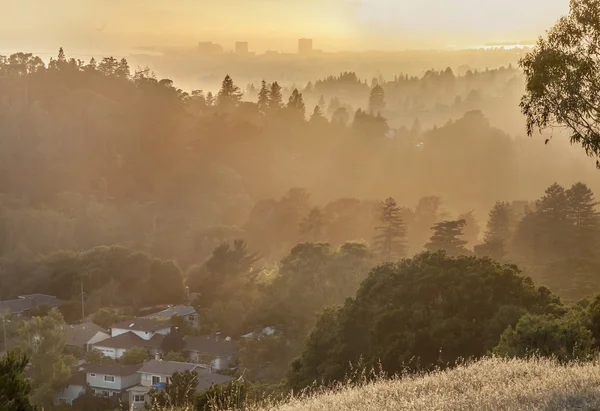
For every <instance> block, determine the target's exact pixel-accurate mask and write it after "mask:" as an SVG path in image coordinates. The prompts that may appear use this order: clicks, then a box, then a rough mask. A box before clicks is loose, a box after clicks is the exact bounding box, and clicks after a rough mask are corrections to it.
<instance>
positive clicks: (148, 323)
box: [112, 318, 171, 332]
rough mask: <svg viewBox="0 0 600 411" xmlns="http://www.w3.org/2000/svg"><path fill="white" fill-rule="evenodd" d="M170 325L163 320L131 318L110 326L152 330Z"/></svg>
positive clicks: (133, 329) (132, 329)
mask: <svg viewBox="0 0 600 411" xmlns="http://www.w3.org/2000/svg"><path fill="white" fill-rule="evenodd" d="M170 327H171V325H170V324H169V323H167V322H165V321H158V320H153V319H150V318H134V319H132V320H127V321H121V322H120V323H117V324H114V325H113V326H112V328H121V329H125V330H131V331H149V332H154V331H158V330H164V329H165V328H170Z"/></svg>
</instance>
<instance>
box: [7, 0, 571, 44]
mask: <svg viewBox="0 0 600 411" xmlns="http://www.w3.org/2000/svg"><path fill="white" fill-rule="evenodd" d="M32 9H35V10H39V11H40V13H36V14H35V15H34V16H32V15H31V13H30V10H32ZM3 11H4V12H5V16H7V18H6V19H5V21H4V23H3V24H2V26H1V27H0V50H31V51H44V52H48V51H52V50H54V49H56V48H57V47H59V46H63V47H64V48H65V49H67V50H71V51H72V52H74V53H83V52H85V53H93V54H96V53H98V52H100V53H119V52H126V51H128V50H130V49H132V48H135V47H138V46H156V47H191V46H192V45H194V44H197V43H198V42H199V41H202V39H211V41H214V42H217V43H222V44H232V45H233V43H234V42H236V41H248V42H249V43H250V44H251V45H252V46H251V48H252V50H253V51H254V52H257V53H262V52H265V51H267V50H280V51H282V52H293V51H295V50H296V49H297V43H296V41H297V39H299V38H302V37H307V38H312V39H313V40H314V41H315V43H318V44H319V48H321V49H323V50H327V51H341V50H346V51H367V50H381V51H401V50H406V49H413V50H414V49H447V48H452V47H455V48H463V49H464V48H473V47H479V46H482V45H485V44H488V43H513V42H516V41H519V40H520V39H532V40H534V39H535V38H537V36H538V35H539V34H541V33H543V32H544V31H545V30H546V29H548V28H549V27H550V26H551V25H552V24H553V23H554V22H555V21H556V20H557V19H558V18H559V17H560V16H561V15H564V14H566V13H567V12H568V1H567V0H530V1H529V2H519V1H517V0H506V1H504V2H501V3H498V2H493V1H491V0H462V1H458V0H454V1H446V2H444V3H442V4H440V3H439V2H438V1H435V0H423V1H419V2H412V1H405V0H396V1H392V0H371V1H369V2H367V1H365V0H327V1H320V2H318V1H316V0H306V1H304V2H302V3H299V2H277V1H273V0H253V1H242V0H223V1H221V2H218V3H210V4H206V2H203V1H192V0H177V1H172V2H169V3H165V2H159V1H157V0H151V1H142V0H128V1H122V2H114V3H110V4H107V3H106V2H104V1H101V0H78V1H75V0H56V2H53V3H52V4H49V3H48V2H45V1H42V0H22V1H19V2H10V3H8V4H7V5H4V10H3ZM257 12H258V13H257ZM249 16H253V17H252V18H250V17H249ZM227 48H229V46H227Z"/></svg>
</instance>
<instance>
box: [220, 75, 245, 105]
mask: <svg viewBox="0 0 600 411" xmlns="http://www.w3.org/2000/svg"><path fill="white" fill-rule="evenodd" d="M241 100H242V92H241V91H240V88H239V87H238V86H236V85H235V84H233V80H232V78H231V77H230V76H229V74H228V75H226V76H225V78H224V79H223V83H221V90H220V91H219V94H218V95H217V105H218V106H219V107H221V108H224V109H231V108H234V107H236V106H237V105H238V104H239V103H240V101H241Z"/></svg>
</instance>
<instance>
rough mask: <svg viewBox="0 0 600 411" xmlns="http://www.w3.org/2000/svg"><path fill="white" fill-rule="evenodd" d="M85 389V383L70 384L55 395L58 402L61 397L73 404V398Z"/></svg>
mask: <svg viewBox="0 0 600 411" xmlns="http://www.w3.org/2000/svg"><path fill="white" fill-rule="evenodd" d="M84 391H85V387H84V386H83V385H69V386H68V387H67V388H66V389H65V390H64V391H63V392H61V393H59V394H56V395H55V402H56V404H58V403H59V399H61V398H64V399H65V400H66V401H67V404H72V403H73V400H74V399H75V398H77V397H79V395H80V394H81V393H82V392H84Z"/></svg>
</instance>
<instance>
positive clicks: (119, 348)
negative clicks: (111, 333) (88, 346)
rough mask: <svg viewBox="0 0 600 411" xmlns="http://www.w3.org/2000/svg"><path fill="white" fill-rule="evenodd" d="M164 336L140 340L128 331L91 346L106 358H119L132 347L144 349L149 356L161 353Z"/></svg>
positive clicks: (136, 335) (155, 335)
mask: <svg viewBox="0 0 600 411" xmlns="http://www.w3.org/2000/svg"><path fill="white" fill-rule="evenodd" d="M164 339H165V336H164V335H162V334H154V335H153V337H152V338H150V339H149V340H146V339H143V338H141V337H140V336H139V335H138V334H136V333H134V332H132V331H128V332H126V333H123V334H118V335H117V336H116V337H110V338H107V339H105V340H102V341H99V342H97V343H94V344H92V348H94V349H96V350H99V351H100V352H102V353H103V354H104V355H106V356H107V357H110V358H112V359H115V360H116V359H117V358H121V357H122V356H123V354H124V353H125V351H127V350H130V349H132V348H133V347H140V348H145V349H146V350H148V352H149V353H150V355H155V354H157V353H161V352H162V349H161V345H162V342H163V340H164Z"/></svg>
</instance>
